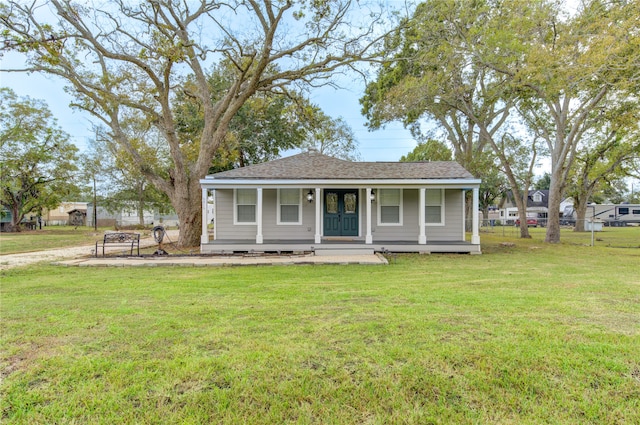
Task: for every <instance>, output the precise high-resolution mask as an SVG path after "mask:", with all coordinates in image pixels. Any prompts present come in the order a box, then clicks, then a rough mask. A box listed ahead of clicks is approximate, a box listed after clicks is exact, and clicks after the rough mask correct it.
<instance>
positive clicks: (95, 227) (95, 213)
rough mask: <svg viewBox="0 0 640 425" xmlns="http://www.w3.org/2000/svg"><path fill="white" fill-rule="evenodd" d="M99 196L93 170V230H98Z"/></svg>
mask: <svg viewBox="0 0 640 425" xmlns="http://www.w3.org/2000/svg"><path fill="white" fill-rule="evenodd" d="M97 202H98V197H97V196H96V172H95V170H94V172H93V230H95V231H96V232H97V231H98V205H97Z"/></svg>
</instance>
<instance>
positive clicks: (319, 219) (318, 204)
mask: <svg viewBox="0 0 640 425" xmlns="http://www.w3.org/2000/svg"><path fill="white" fill-rule="evenodd" d="M315 196H316V236H315V243H322V198H320V196H321V193H320V188H319V187H316V195H315Z"/></svg>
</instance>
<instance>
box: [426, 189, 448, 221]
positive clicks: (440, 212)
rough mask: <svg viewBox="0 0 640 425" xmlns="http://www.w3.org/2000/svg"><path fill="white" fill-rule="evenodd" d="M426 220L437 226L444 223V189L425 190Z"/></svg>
mask: <svg viewBox="0 0 640 425" xmlns="http://www.w3.org/2000/svg"><path fill="white" fill-rule="evenodd" d="M424 208H425V210H424V222H425V224H427V225H432V226H437V225H443V224H444V189H427V190H426V191H425V207H424Z"/></svg>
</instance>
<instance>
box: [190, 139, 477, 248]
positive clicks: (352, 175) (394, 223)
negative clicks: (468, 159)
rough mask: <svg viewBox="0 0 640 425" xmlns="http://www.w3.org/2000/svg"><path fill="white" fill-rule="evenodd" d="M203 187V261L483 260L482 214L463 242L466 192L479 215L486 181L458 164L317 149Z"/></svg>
mask: <svg viewBox="0 0 640 425" xmlns="http://www.w3.org/2000/svg"><path fill="white" fill-rule="evenodd" d="M200 183H201V185H202V189H203V190H202V197H203V198H202V205H203V220H202V222H203V228H202V240H201V251H202V252H203V253H216V252H217V253H220V252H234V251H237V252H280V251H293V252H301V251H314V252H315V253H316V254H317V255H319V254H322V253H334V254H335V253H341V252H346V253H348V252H353V253H355V252H374V251H378V252H380V251H382V252H384V251H392V252H426V253H428V252H463V253H474V254H479V253H480V236H479V233H478V214H477V213H476V214H473V219H472V222H473V230H472V235H471V238H470V239H471V240H470V241H467V240H466V234H465V192H466V191H469V190H471V191H472V192H473V211H478V191H479V187H480V180H479V179H476V178H474V177H473V176H472V175H471V174H470V173H469V172H468V171H467V170H465V169H464V168H462V166H460V165H459V164H458V163H455V162H415V163H402V162H351V161H345V160H341V159H336V158H333V157H329V156H326V155H322V154H320V153H318V152H317V151H313V150H311V151H309V152H305V153H301V154H298V155H294V156H291V157H287V158H281V159H277V160H274V161H271V162H266V163H262V164H256V165H251V166H248V167H244V168H238V169H235V170H230V171H224V172H221V173H217V174H213V175H209V176H207V177H206V178H204V179H202V180H200ZM211 196H212V197H213V206H214V208H213V211H212V213H213V217H210V216H209V215H208V213H207V211H206V210H207V204H208V203H209V199H210V197H211ZM212 219H213V221H214V223H215V225H214V231H213V238H212V239H211V240H210V238H209V232H208V228H207V224H208V223H210V222H211V220H212Z"/></svg>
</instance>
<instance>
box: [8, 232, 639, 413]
mask: <svg viewBox="0 0 640 425" xmlns="http://www.w3.org/2000/svg"><path fill="white" fill-rule="evenodd" d="M638 230H640V229H638ZM482 237H483V244H484V245H483V251H484V253H485V254H484V255H478V256H469V255H430V256H428V255H424V256H419V255H399V256H397V257H396V259H395V261H394V260H393V258H392V259H391V263H390V264H389V265H388V266H353V265H350V266H309V265H306V266H281V267H275V266H273V267H272V266H267V267H223V268H110V269H105V268H65V267H55V266H39V267H33V268H29V269H14V270H9V271H5V272H1V274H0V276H1V280H2V287H1V291H2V292H1V302H2V304H1V313H2V347H1V353H2V365H1V369H2V371H3V372H2V377H3V381H2V384H1V387H0V389H1V393H0V399H1V401H0V403H1V405H0V407H1V409H2V419H1V420H0V422H2V423H7V424H9V423H16V424H38V423H41V424H45V423H47V424H49V423H58V424H65V423H83V424H84V423H103V424H113V423H131V424H134V423H135V424H146V423H192V424H202V423H242V424H244V423H247V424H253V423H260V424H263V423H266V424H283V423H300V424H312V423H313V424H343V423H345V424H362V423H367V424H393V423H400V424H401V423H409V424H428V423H438V424H440V423H441V424H450V423H460V424H467V423H468V424H475V423H492V424H493V423H506V424H527V423H551V424H562V423H566V424H576V423H580V424H590V423H591V424H616V423H618V424H637V423H640V354H639V353H640V273H639V270H640V249H638V248H614V247H607V246H605V245H604V244H601V246H598V245H596V247H594V248H591V247H587V246H584V245H583V244H581V243H572V242H567V243H563V244H560V245H547V244H543V243H541V242H540V239H539V238H538V240H536V238H537V236H534V239H533V240H527V241H520V240H517V239H510V241H512V242H515V246H505V245H501V242H502V241H504V240H505V238H503V237H502V236H501V235H500V237H498V235H495V234H491V233H489V234H483V235H482Z"/></svg>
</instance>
